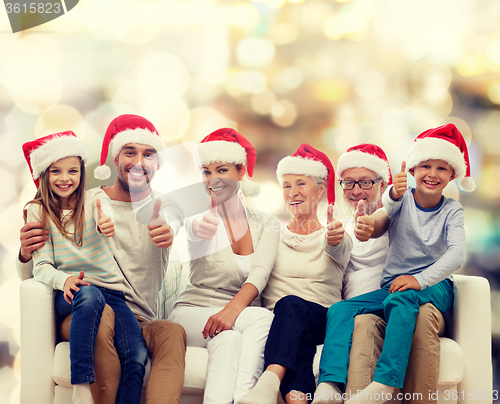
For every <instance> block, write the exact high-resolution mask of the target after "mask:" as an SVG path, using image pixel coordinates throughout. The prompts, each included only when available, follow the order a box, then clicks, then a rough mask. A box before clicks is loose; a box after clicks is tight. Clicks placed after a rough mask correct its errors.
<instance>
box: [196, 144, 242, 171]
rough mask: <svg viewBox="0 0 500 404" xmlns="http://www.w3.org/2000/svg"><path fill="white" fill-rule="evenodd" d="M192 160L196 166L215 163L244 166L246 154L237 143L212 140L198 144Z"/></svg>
mask: <svg viewBox="0 0 500 404" xmlns="http://www.w3.org/2000/svg"><path fill="white" fill-rule="evenodd" d="M194 159H195V163H196V164H197V165H198V166H202V165H203V164H210V163H215V162H221V163H233V164H243V165H246V163H247V153H246V151H245V149H244V148H243V147H242V146H241V145H240V144H239V143H236V142H226V141H224V140H214V141H212V142H204V143H200V144H198V146H196V149H195V152H194Z"/></svg>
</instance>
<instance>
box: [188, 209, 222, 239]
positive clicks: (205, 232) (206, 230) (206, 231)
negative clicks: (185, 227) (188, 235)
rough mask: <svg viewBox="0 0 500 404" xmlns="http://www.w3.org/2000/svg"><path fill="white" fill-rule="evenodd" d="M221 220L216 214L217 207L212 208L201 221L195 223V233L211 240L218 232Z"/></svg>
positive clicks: (199, 236)
mask: <svg viewBox="0 0 500 404" xmlns="http://www.w3.org/2000/svg"><path fill="white" fill-rule="evenodd" d="M219 223H220V220H219V218H218V217H217V215H216V209H215V208H212V209H210V210H209V211H208V212H207V213H206V214H205V215H204V216H203V218H202V219H201V220H200V221H199V223H198V224H197V225H196V224H195V229H194V234H195V236H196V237H198V238H201V239H203V240H210V239H211V238H212V237H213V236H215V233H217V226H218V225H219Z"/></svg>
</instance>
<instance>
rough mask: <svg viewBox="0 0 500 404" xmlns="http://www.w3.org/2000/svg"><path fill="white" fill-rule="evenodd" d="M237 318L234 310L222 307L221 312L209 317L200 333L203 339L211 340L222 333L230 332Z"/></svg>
mask: <svg viewBox="0 0 500 404" xmlns="http://www.w3.org/2000/svg"><path fill="white" fill-rule="evenodd" d="M237 317H238V314H237V313H236V312H235V311H234V310H232V309H230V308H228V307H227V306H226V307H224V308H223V309H222V310H221V311H219V312H218V313H215V314H214V315H212V316H210V317H209V319H208V321H207V323H206V324H205V328H204V329H203V331H202V333H203V338H205V339H206V338H208V337H210V338H213V337H214V336H216V335H217V334H219V333H221V332H222V331H226V330H230V329H231V327H232V326H233V324H234V322H235V321H236V318H237Z"/></svg>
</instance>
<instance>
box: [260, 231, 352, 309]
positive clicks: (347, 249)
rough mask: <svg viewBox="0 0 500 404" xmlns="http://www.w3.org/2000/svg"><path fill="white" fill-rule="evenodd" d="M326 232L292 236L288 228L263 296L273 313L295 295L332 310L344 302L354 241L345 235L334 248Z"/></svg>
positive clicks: (263, 300) (265, 303)
mask: <svg viewBox="0 0 500 404" xmlns="http://www.w3.org/2000/svg"><path fill="white" fill-rule="evenodd" d="M325 231H326V230H325V229H321V230H318V231H316V232H314V233H312V234H308V235H300V234H295V233H292V232H291V231H290V230H288V229H287V228H286V227H285V228H284V229H283V230H281V238H280V244H279V250H278V256H277V258H276V264H275V265H274V268H273V271H272V272H271V277H270V278H269V281H268V283H267V287H266V288H265V289H264V292H262V305H263V306H264V307H266V308H268V309H270V310H272V309H274V305H275V304H276V302H277V301H278V300H279V299H281V298H282V297H284V296H288V295H295V296H299V297H301V298H303V299H305V300H308V301H310V302H314V303H318V304H320V305H322V306H324V307H330V306H331V305H332V304H333V303H336V302H338V301H339V300H341V299H342V279H343V277H344V271H345V267H346V266H347V263H348V262H349V257H350V254H351V250H352V240H351V237H350V236H349V235H347V234H346V235H345V236H344V238H343V239H342V242H341V243H340V244H339V245H337V246H335V247H331V246H329V245H328V244H327V243H326V240H325Z"/></svg>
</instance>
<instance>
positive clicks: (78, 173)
mask: <svg viewBox="0 0 500 404" xmlns="http://www.w3.org/2000/svg"><path fill="white" fill-rule="evenodd" d="M23 151H24V155H25V157H26V160H27V162H28V166H29V167H30V170H31V172H32V176H33V180H34V181H35V185H36V186H37V193H36V195H35V198H34V199H33V200H32V201H30V202H28V204H27V206H28V217H27V220H28V221H40V222H43V223H44V227H46V228H47V229H48V231H49V239H48V241H47V243H46V244H45V245H44V246H43V247H42V248H40V249H39V250H37V251H36V252H35V253H34V255H33V258H34V268H33V275H34V278H35V279H36V280H38V281H40V282H43V283H46V284H48V285H50V286H52V287H53V288H54V289H56V291H57V292H56V297H55V309H56V315H57V321H58V322H59V323H60V322H61V321H62V320H63V319H64V318H65V317H67V316H68V315H69V314H72V315H73V316H72V321H71V328H70V338H69V339H70V341H69V342H70V357H71V384H73V385H74V386H73V403H93V400H92V396H91V393H90V384H91V383H93V382H94V381H95V375H94V361H93V358H94V346H95V340H96V335H97V329H98V327H99V322H100V320H101V314H102V311H103V309H104V305H105V304H106V303H107V304H108V305H110V306H111V308H112V309H113V311H114V312H115V337H114V343H115V347H116V349H117V352H118V356H119V358H120V363H121V371H122V373H121V379H120V386H119V389H118V394H117V398H116V402H117V403H138V402H139V401H140V395H141V389H142V383H143V377H144V371H145V364H146V360H147V352H148V351H147V348H146V344H145V342H144V340H143V337H142V332H141V330H140V327H139V324H138V322H137V320H136V319H135V317H134V315H133V314H132V311H131V310H130V309H129V308H128V307H127V305H126V303H125V298H124V293H123V289H124V287H123V283H122V282H123V280H124V279H123V275H122V273H121V271H120V269H119V268H118V265H117V263H116V261H115V260H114V257H113V253H112V251H111V246H110V242H109V240H108V239H107V237H112V236H113V235H114V224H113V220H112V217H113V212H112V210H111V206H110V201H109V199H108V197H107V196H106V194H105V193H104V192H103V191H102V190H100V189H92V190H89V191H85V162H86V161H87V159H88V151H87V150H86V149H85V147H84V146H83V144H82V143H81V142H80V141H79V140H78V139H77V137H76V135H75V134H74V133H73V132H71V131H67V132H62V133H56V134H53V135H49V136H46V137H43V138H41V139H37V140H35V141H32V142H28V143H25V144H24V145H23ZM84 276H85V281H84V280H83V278H84Z"/></svg>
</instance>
